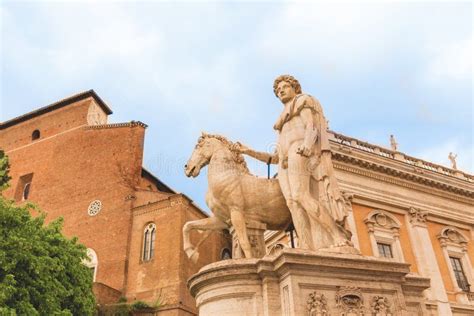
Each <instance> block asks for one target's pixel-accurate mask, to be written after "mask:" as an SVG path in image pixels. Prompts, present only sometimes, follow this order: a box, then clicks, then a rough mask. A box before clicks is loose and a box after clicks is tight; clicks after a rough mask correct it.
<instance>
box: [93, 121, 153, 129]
mask: <svg viewBox="0 0 474 316" xmlns="http://www.w3.org/2000/svg"><path fill="white" fill-rule="evenodd" d="M135 126H140V127H143V128H147V127H148V125H146V124H145V123H142V122H140V121H130V122H126V123H114V124H101V125H87V126H86V127H85V129H111V128H120V127H135Z"/></svg>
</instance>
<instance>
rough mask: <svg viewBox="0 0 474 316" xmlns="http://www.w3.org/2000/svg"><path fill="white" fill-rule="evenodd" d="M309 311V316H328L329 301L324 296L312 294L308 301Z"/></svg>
mask: <svg viewBox="0 0 474 316" xmlns="http://www.w3.org/2000/svg"><path fill="white" fill-rule="evenodd" d="M307 311H308V315H309V316H328V315H329V313H328V308H327V301H326V297H324V294H318V293H317V292H316V291H314V292H313V293H310V294H309V298H308V301H307Z"/></svg>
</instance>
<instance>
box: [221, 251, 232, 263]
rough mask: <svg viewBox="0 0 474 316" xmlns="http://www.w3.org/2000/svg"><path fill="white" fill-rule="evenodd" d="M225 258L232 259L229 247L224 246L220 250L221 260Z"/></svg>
mask: <svg viewBox="0 0 474 316" xmlns="http://www.w3.org/2000/svg"><path fill="white" fill-rule="evenodd" d="M227 259H232V253H231V252H230V250H229V248H224V249H222V252H221V260H227Z"/></svg>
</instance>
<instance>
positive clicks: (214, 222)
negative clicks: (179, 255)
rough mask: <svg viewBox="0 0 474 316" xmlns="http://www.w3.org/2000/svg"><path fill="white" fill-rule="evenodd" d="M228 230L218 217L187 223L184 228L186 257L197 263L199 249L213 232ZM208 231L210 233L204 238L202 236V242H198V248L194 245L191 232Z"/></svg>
mask: <svg viewBox="0 0 474 316" xmlns="http://www.w3.org/2000/svg"><path fill="white" fill-rule="evenodd" d="M226 228H228V226H227V224H225V223H224V222H222V221H221V220H220V219H218V218H217V217H209V218H204V219H199V220H197V221H191V222H187V223H186V224H184V226H183V249H184V252H185V253H186V255H187V256H188V258H189V259H191V261H193V262H194V263H196V262H197V260H198V258H199V252H198V251H197V249H196V248H197V247H198V246H199V245H200V244H201V243H202V242H203V241H204V240H205V239H206V238H207V237H208V236H209V235H210V232H209V231H211V230H222V229H226ZM195 229H198V230H206V231H208V232H205V233H204V236H201V238H200V240H199V241H198V243H197V245H196V247H195V246H193V245H192V243H191V240H190V237H189V236H190V232H191V231H192V230H195Z"/></svg>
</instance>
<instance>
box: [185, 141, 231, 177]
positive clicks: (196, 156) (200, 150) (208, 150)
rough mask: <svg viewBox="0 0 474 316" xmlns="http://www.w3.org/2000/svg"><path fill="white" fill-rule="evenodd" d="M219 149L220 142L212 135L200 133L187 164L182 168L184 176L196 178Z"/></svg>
mask: <svg viewBox="0 0 474 316" xmlns="http://www.w3.org/2000/svg"><path fill="white" fill-rule="evenodd" d="M220 147H222V143H221V141H220V140H218V139H217V138H215V137H213V136H212V135H208V134H206V133H202V135H201V136H200V137H199V139H198V142H197V144H196V147H194V151H193V153H192V155H191V158H189V160H188V163H187V164H186V165H185V166H184V168H185V170H184V173H185V174H186V176H188V177H197V176H198V175H199V172H200V171H201V169H202V168H203V167H205V166H206V165H207V164H208V163H209V161H210V160H211V157H212V154H213V153H214V151H215V150H216V149H217V148H220Z"/></svg>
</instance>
